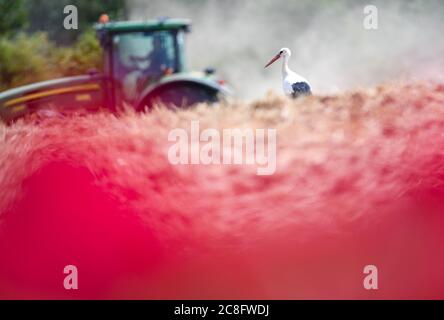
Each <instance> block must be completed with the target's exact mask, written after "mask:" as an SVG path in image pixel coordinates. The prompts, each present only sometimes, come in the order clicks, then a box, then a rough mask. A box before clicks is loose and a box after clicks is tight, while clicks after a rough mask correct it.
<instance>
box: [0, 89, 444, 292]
mask: <svg viewBox="0 0 444 320" xmlns="http://www.w3.org/2000/svg"><path fill="white" fill-rule="evenodd" d="M443 105H444V86H443V85H426V84H416V85H406V86H400V87H396V86H392V87H384V88H383V87H380V88H376V89H373V90H368V91H365V92H364V91H363V92H357V93H350V94H344V95H342V96H332V97H310V98H307V99H305V100H304V99H303V100H297V101H290V100H287V99H284V98H281V97H274V96H270V97H268V98H267V99H264V100H261V101H257V102H254V103H251V104H248V105H247V104H241V103H233V104H230V105H221V106H219V107H217V108H216V109H212V108H209V107H206V106H199V107H198V108H197V109H195V110H188V111H180V112H172V111H168V110H155V111H153V112H152V113H150V114H142V115H141V114H132V113H128V114H125V115H122V116H119V117H116V116H113V115H109V114H95V115H88V116H84V117H70V118H49V119H38V120H36V119H29V120H25V121H23V120H22V121H19V122H17V123H16V124H14V125H12V126H10V127H6V126H2V127H0V190H1V193H0V298H69V299H71V298H99V299H102V298H181V299H194V298H232V299H237V298H245V299H256V298H261V299H275V298H280V299H298V298H319V299H324V298H333V299H336V298H359V299H361V298H362V299H374V298H376V299H386V298H406V299H410V298H441V299H442V298H444V277H443V275H442V270H444V252H443V250H442V243H443V241H444V234H443V233H442V230H444V215H443V212H444V154H443V150H444V135H443V129H444V110H443V108H442V107H443ZM195 119H198V120H200V127H201V128H202V129H204V128H207V127H208V128H219V129H222V128H276V129H277V132H278V136H277V137H278V139H277V141H278V146H277V171H276V173H275V174H274V175H272V176H257V175H256V174H255V172H256V171H255V169H254V168H250V167H243V166H233V165H231V166H230V165H226V166H223V165H220V166H216V165H212V166H202V165H199V166H197V165H194V166H192V165H189V166H172V165H170V164H169V162H168V159H167V152H168V147H169V143H168V141H167V137H168V133H169V131H170V130H171V129H173V128H178V127H183V128H185V129H189V127H190V121H191V120H195ZM69 264H74V265H76V266H77V267H78V270H79V290H76V291H67V290H65V289H64V288H63V279H64V277H65V275H64V274H63V268H64V266H66V265H69ZM369 264H373V265H376V266H377V267H378V270H379V290H376V291H367V290H365V289H364V288H363V284H362V283H363V279H364V277H365V275H364V274H363V268H364V266H365V265H369Z"/></svg>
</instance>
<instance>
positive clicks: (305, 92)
mask: <svg viewBox="0 0 444 320" xmlns="http://www.w3.org/2000/svg"><path fill="white" fill-rule="evenodd" d="M291 87H292V88H293V93H292V96H293V98H297V97H299V96H309V95H311V88H310V86H309V85H308V83H307V82H296V83H293V84H292V85H291Z"/></svg>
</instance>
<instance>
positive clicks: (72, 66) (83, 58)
mask: <svg viewBox="0 0 444 320" xmlns="http://www.w3.org/2000/svg"><path fill="white" fill-rule="evenodd" d="M101 60H102V54H101V48H100V45H99V43H98V41H97V39H96V37H95V34H94V32H93V31H92V30H90V31H88V32H85V33H84V34H82V35H81V36H80V37H79V39H78V40H77V41H76V42H75V43H74V45H73V46H72V47H60V48H57V47H56V45H55V44H54V43H53V42H51V41H50V40H49V39H48V36H47V34H46V33H35V34H31V35H27V34H24V33H21V34H19V35H17V36H16V37H14V38H6V37H3V38H0V91H3V90H6V89H9V88H14V87H17V86H20V85H24V84H28V83H33V82H37V81H42V80H48V79H54V78H58V77H63V76H71V75H78V74H84V73H86V72H87V71H88V70H89V69H92V68H95V69H98V70H100V68H101Z"/></svg>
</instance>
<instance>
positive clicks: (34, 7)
mask: <svg viewBox="0 0 444 320" xmlns="http://www.w3.org/2000/svg"><path fill="white" fill-rule="evenodd" d="M25 2H26V7H27V10H28V15H29V28H28V31H32V32H33V31H36V30H37V31H44V32H46V33H48V35H49V38H50V39H51V40H53V41H56V42H57V43H58V44H63V45H71V44H73V43H74V42H75V41H76V39H77V38H78V37H79V36H80V35H81V34H82V33H84V32H85V31H87V30H88V29H89V28H91V25H92V24H93V23H95V22H97V20H98V19H99V16H100V15H101V14H102V13H107V14H108V15H109V16H110V17H111V19H124V18H125V1H124V0H25ZM66 5H74V6H76V7H77V9H78V19H79V20H78V22H79V29H78V30H65V29H64V27H63V21H64V18H65V17H66V15H65V14H64V13H63V8H64V7H65V6H66Z"/></svg>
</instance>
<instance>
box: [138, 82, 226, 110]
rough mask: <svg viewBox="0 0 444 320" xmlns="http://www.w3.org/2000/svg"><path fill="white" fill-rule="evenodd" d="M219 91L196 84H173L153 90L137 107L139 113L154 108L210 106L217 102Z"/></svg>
mask: <svg viewBox="0 0 444 320" xmlns="http://www.w3.org/2000/svg"><path fill="white" fill-rule="evenodd" d="M218 95H219V91H218V90H215V89H214V88H211V87H207V86H204V85H201V84H197V83H189V82H182V83H173V84H167V85H164V86H161V87H159V88H156V89H154V90H153V91H152V92H151V93H150V94H149V95H148V96H147V97H146V98H145V99H143V100H142V103H141V104H140V106H139V107H138V110H139V111H143V110H150V109H152V108H153V107H155V106H159V107H163V106H164V107H167V108H170V109H184V108H190V107H192V106H194V105H196V104H198V103H209V104H212V103H214V102H217V101H218V100H219V97H218Z"/></svg>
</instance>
